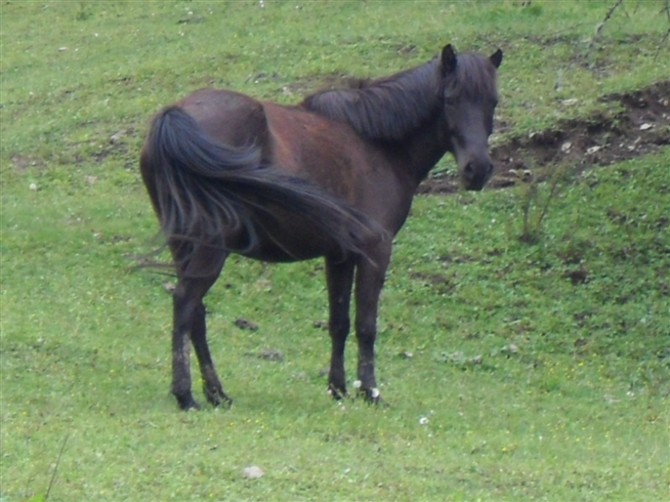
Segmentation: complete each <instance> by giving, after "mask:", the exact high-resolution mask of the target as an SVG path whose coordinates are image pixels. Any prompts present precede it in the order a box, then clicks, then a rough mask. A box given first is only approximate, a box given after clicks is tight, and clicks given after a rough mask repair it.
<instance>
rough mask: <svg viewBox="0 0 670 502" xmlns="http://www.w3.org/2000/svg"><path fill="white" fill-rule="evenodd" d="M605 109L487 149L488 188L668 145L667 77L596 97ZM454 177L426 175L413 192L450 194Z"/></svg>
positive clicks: (669, 93)
mask: <svg viewBox="0 0 670 502" xmlns="http://www.w3.org/2000/svg"><path fill="white" fill-rule="evenodd" d="M601 100H602V101H603V102H606V103H611V110H614V111H613V112H610V113H609V114H604V113H601V114H598V115H595V116H591V117H587V118H584V119H578V120H568V121H563V122H559V123H558V124H557V125H556V126H555V127H554V128H552V129H548V130H545V131H540V132H538V133H533V134H531V135H529V136H528V137H525V138H515V139H512V140H511V141H509V142H507V143H503V144H500V145H497V146H495V147H493V148H492V150H491V156H492V158H493V163H494V165H495V174H494V177H493V178H492V180H491V181H490V182H489V185H488V186H489V187H493V188H500V187H506V186H511V185H514V184H516V183H517V182H519V181H520V180H526V179H528V178H534V179H542V178H544V177H546V176H547V174H548V172H547V168H548V167H550V166H561V165H563V166H570V167H572V168H574V169H575V170H579V171H581V170H584V169H587V168H589V167H593V166H606V165H609V164H614V163H616V162H621V161H623V160H627V159H630V158H633V157H638V156H641V155H646V154H648V153H652V152H655V151H656V150H658V149H659V148H661V147H662V146H664V145H670V80H666V81H663V82H658V83H656V84H654V85H652V86H650V87H648V88H646V89H642V90H639V91H635V92H631V93H627V94H612V95H609V96H605V97H603V98H601ZM458 187H459V182H458V179H457V177H456V176H454V175H449V174H446V173H445V174H441V175H438V176H432V177H429V178H428V179H426V180H425V181H424V182H423V183H422V184H421V186H420V187H419V190H418V193H423V194H426V193H432V194H435V193H452V192H455V191H457V190H458Z"/></svg>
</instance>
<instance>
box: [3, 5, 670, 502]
mask: <svg viewBox="0 0 670 502" xmlns="http://www.w3.org/2000/svg"><path fill="white" fill-rule="evenodd" d="M266 4H267V6H266V8H265V9H261V8H259V7H258V4H257V3H256V2H252V3H248V4H239V3H235V2H231V3H228V4H219V3H214V4H201V3H193V2H176V3H155V4H154V3H151V4H144V5H142V6H140V4H134V3H110V2H108V3H99V4H93V3H91V4H87V3H47V4H43V3H17V4H3V5H2V7H1V8H2V47H3V48H2V61H1V65H2V77H1V78H2V96H1V101H2V110H1V111H2V115H3V119H2V124H1V127H2V131H1V133H2V134H1V138H2V147H1V150H0V154H1V155H2V157H1V160H2V222H1V227H0V228H1V230H2V243H1V246H2V270H1V274H2V286H1V290H0V295H1V296H0V301H1V302H2V303H1V305H2V316H1V321H2V346H1V350H2V363H1V364H2V366H1V369H2V388H1V390H2V396H1V402H0V404H1V408H2V409H1V417H2V430H1V432H0V434H1V439H2V457H1V458H0V461H1V462H2V480H1V481H2V483H1V485H2V487H1V488H0V489H1V492H0V497H1V498H2V500H3V502H4V501H5V500H9V501H14V500H23V499H26V498H29V497H31V496H34V495H38V494H41V493H44V492H45V490H46V486H47V484H48V480H49V476H50V472H51V469H52V468H53V464H54V462H55V461H56V458H57V456H58V449H59V447H60V445H61V442H62V441H63V439H64V438H65V437H68V439H67V445H66V449H65V453H64V455H63V457H62V459H61V464H60V467H59V476H58V480H57V484H56V485H55V487H54V489H53V491H52V493H51V494H50V500H76V499H102V500H108V499H118V500H148V499H160V500H168V499H178V500H184V499H187V498H191V499H206V498H211V499H213V500H221V499H223V498H224V497H227V498H228V499H231V500H232V499H252V500H261V499H262V500H267V499H277V500H281V499H283V500H286V499H306V500H309V499H312V500H313V499H316V498H320V499H323V498H325V499H333V500H352V499H371V498H373V497H377V498H379V497H386V498H394V499H397V500H410V499H411V500H416V499H430V498H433V499H444V498H445V497H449V498H452V499H464V500H472V499H476V498H478V497H481V498H483V499H495V500H505V499H507V500H518V499H519V498H537V499H541V498H548V499H551V500H567V499H576V498H577V499H584V500H588V499H593V500H601V499H603V498H611V499H620V500H636V499H637V500H653V499H658V498H660V497H661V496H662V495H663V494H665V493H667V490H668V482H667V480H668V470H667V465H668V463H669V462H670V447H669V446H668V444H669V442H670V437H668V425H670V417H669V415H668V411H667V409H668V406H667V405H668V393H669V392H670V389H669V386H670V378H669V373H670V368H669V366H668V365H669V362H668V361H669V357H670V355H669V353H668V350H669V349H668V342H667V336H668V330H667V326H668V325H670V313H669V308H668V289H669V288H670V278H669V277H668V275H667V274H668V272H667V271H668V269H669V268H670V258H669V257H668V248H669V246H670V242H669V240H668V237H667V236H668V228H667V226H668V222H667V197H668V190H669V189H670V179H669V176H668V172H667V165H668V164H669V163H670V152H668V151H667V150H665V151H663V152H661V153H660V154H659V155H657V156H654V157H651V158H646V159H641V160H639V161H635V162H630V163H628V164H624V165H620V166H617V167H616V168H611V169H608V170H606V171H601V172H594V173H587V174H586V175H585V176H584V177H582V178H579V179H576V180H573V182H572V183H571V184H570V185H568V186H567V187H566V188H565V189H564V191H563V192H562V195H561V197H560V198H559V199H557V201H556V204H555V206H554V207H552V208H551V211H550V213H549V218H548V220H547V221H546V222H545V223H544V226H543V234H542V237H543V238H542V240H541V241H540V243H539V244H537V245H534V246H527V245H522V244H520V243H519V242H518V240H517V239H516V236H517V235H518V233H519V222H520V206H521V200H522V198H523V196H522V195H521V194H520V193H519V192H514V191H506V192H497V193H494V192H484V193H482V194H475V195H471V194H461V195H458V196H455V197H450V198H446V199H443V198H434V197H425V198H420V199H418V200H417V203H416V205H415V208H414V211H413V216H412V218H411V219H410V221H409V223H408V226H407V228H405V229H404V230H403V232H402V233H401V235H400V237H399V238H398V242H397V246H396V252H395V258H394V264H393V267H392V271H391V273H390V276H389V282H388V286H387V288H386V290H385V294H384V300H383V309H382V318H381V342H380V347H379V352H380V378H381V380H382V381H383V383H384V388H383V391H384V393H385V395H386V397H387V399H388V400H389V402H390V405H391V406H390V407H389V408H383V409H378V410H374V409H373V410H371V409H370V408H368V407H367V406H365V405H363V404H362V403H360V402H356V401H353V402H347V403H345V405H344V406H335V405H331V404H330V403H329V402H328V401H327V399H326V397H325V393H324V379H323V377H322V376H321V375H320V371H321V370H322V369H323V368H325V367H326V366H327V353H328V341H327V336H326V335H325V333H324V332H323V331H322V330H320V329H318V328H315V327H314V323H315V322H316V321H322V320H324V317H325V312H326V309H325V294H324V286H323V281H322V270H321V264H320V263H319V262H312V263H305V264H299V265H293V266H281V267H268V266H263V265H261V264H258V263H252V262H249V261H244V260H232V262H231V264H230V265H229V267H228V268H227V269H226V272H225V277H224V278H223V279H222V280H221V281H220V282H219V283H218V284H217V286H216V287H215V288H214V290H213V292H212V294H211V296H210V300H209V305H210V310H211V314H210V318H209V320H210V326H211V329H212V333H213V336H212V337H211V343H212V350H213V352H214V354H215V358H216V360H217V361H218V362H219V366H220V370H221V374H222V377H223V379H224V382H226V383H227V385H228V388H229V390H230V392H231V394H232V395H233V396H234V397H235V398H236V406H235V407H234V408H233V409H232V410H229V411H224V410H219V411H216V412H210V411H206V412H203V413H198V414H187V415H185V414H178V413H176V410H175V405H174V403H173V402H172V400H171V398H170V397H169V396H168V393H167V382H168V377H167V375H168V372H169V354H168V337H167V335H166V334H167V332H168V331H169V329H170V313H169V299H168V297H167V296H166V294H165V293H164V292H163V290H162V285H163V283H164V282H166V280H167V279H166V278H163V277H159V276H155V275H151V274H146V273H139V274H138V273H130V272H129V271H128V266H129V263H130V260H129V258H128V256H129V255H131V254H133V253H136V252H138V251H141V250H142V249H146V247H147V246H146V242H147V240H148V239H149V238H150V237H151V236H152V235H153V232H154V231H155V223H154V220H153V216H152V215H151V214H150V210H149V207H148V203H147V200H146V196H145V194H144V192H143V189H142V187H141V186H140V184H139V180H138V176H137V172H136V169H135V164H136V157H137V150H138V148H139V145H140V144H141V139H142V131H143V130H144V124H145V121H146V120H147V118H148V117H149V116H150V114H151V113H152V112H153V111H154V110H155V109H157V108H158V107H159V106H161V105H163V104H166V103H168V102H170V101H173V100H174V99H176V98H177V97H178V96H180V95H182V94H184V93H186V92H188V91H189V90H192V89H194V88H197V87H201V86H203V85H225V86H232V87H235V88H237V89H240V90H243V91H246V92H249V93H252V94H254V95H257V96H262V97H267V98H273V99H277V100H280V101H285V102H291V101H295V100H297V99H298V96H299V95H300V94H301V93H302V92H305V91H306V90H309V89H311V88H313V87H314V86H318V82H320V81H323V80H324V78H325V77H326V76H328V75H337V74H340V73H347V74H359V75H382V74H387V73H390V72H392V71H396V70H399V69H402V68H406V67H408V66H411V65H413V64H418V63H420V62H422V61H425V60H426V59H428V58H430V57H432V55H433V54H434V53H435V52H436V50H437V49H439V47H441V45H442V44H443V43H445V42H446V41H452V42H454V43H455V44H456V46H457V47H462V48H464V49H466V48H481V49H482V50H487V51H488V50H492V49H493V47H495V46H498V45H500V46H502V47H503V49H504V50H506V60H505V63H504V65H503V72H502V74H501V91H502V94H503V99H504V101H503V103H504V104H503V105H502V108H501V110H500V112H501V118H502V121H503V122H504V124H505V125H506V126H507V128H508V132H507V133H506V134H525V133H526V132H527V131H528V130H534V129H537V128H540V127H543V126H544V125H546V124H550V123H552V122H553V121H555V120H556V119H557V118H559V117H561V116H565V115H570V114H578V113H586V112H587V111H588V110H592V109H593V108H595V107H598V106H602V105H601V104H599V103H598V101H597V97H598V96H599V95H601V94H602V93H608V92H612V91H621V90H626V89H630V88H635V87H639V86H642V85H645V84H648V83H651V82H654V81H656V80H658V79H660V78H667V75H668V64H667V62H664V61H663V60H662V59H654V55H655V52H656V44H657V43H658V41H659V40H660V38H661V36H662V33H663V31H664V30H665V29H666V24H665V22H664V19H663V18H662V17H661V16H659V15H658V11H659V9H660V2H656V3H653V2H645V3H642V2H641V3H639V4H638V3H630V4H629V3H628V2H626V3H625V4H624V5H625V6H626V8H627V10H626V12H619V13H618V14H617V15H616V16H615V17H614V18H613V19H612V20H610V22H609V23H608V24H607V26H606V27H605V30H604V31H603V33H602V38H601V39H599V40H596V41H592V35H593V33H594V27H595V26H596V24H597V23H598V22H599V21H600V20H602V18H603V17H604V14H605V12H606V10H607V6H608V5H609V4H610V2H606V3H596V2H589V3H588V4H587V5H584V4H583V3H570V2H560V3H559V2H547V3H536V2H533V6H532V8H526V9H522V8H520V7H518V6H516V5H515V3H514V2H505V3H501V2H478V3H474V2H472V3H468V4H467V5H466V4H443V3H440V4H437V5H436V4H422V8H417V5H416V4H410V3H409V2H398V3H394V4H393V6H392V7H389V5H388V3H386V4H384V5H382V4H379V3H375V2H367V3H358V2H351V3H347V4H346V5H344V6H343V4H341V3H337V5H336V6H335V4H333V3H330V4H329V3H300V4H298V7H299V8H296V3H294V2H290V3H289V2H287V3H281V4H280V3H274V2H266ZM426 5H427V7H426ZM324 20H325V21H324ZM324 22H325V23H326V24H327V27H328V29H324V28H323V26H324V25H323V23H324ZM317 25H318V26H317ZM633 41H634V42H635V43H630V42H633ZM538 67H541V68H545V69H544V70H543V71H537V68H538ZM557 81H560V82H559V83H560V86H559V89H558V90H556V83H557ZM574 96H577V97H579V99H580V103H583V105H584V106H583V107H567V108H561V106H560V105H558V104H557V103H560V100H561V99H567V98H571V97H574ZM119 131H122V132H123V134H121V135H120V139H119V140H118V141H116V142H115V143H114V144H111V143H110V142H109V138H110V137H111V136H112V135H114V134H115V133H117V132H119ZM440 227H444V228H445V230H444V231H436V228H440ZM576 272H578V273H579V274H582V275H584V274H585V275H586V277H587V282H586V283H584V284H578V285H573V284H572V283H571V281H570V278H569V277H570V276H571V275H573V276H574V274H575V273H576ZM237 317H244V318H247V319H249V320H252V321H254V322H256V323H257V324H259V326H260V329H259V331H258V332H247V331H241V330H239V329H237V328H234V327H233V326H232V321H233V320H234V319H235V318H237ZM510 344H513V345H514V347H516V349H518V351H517V350H511V351H510ZM264 349H274V350H280V351H282V352H283V354H284V356H285V360H284V361H283V362H282V363H272V362H268V361H264V360H261V359H259V358H257V357H255V354H257V353H258V352H259V351H262V350H264ZM402 352H411V353H412V354H413V357H411V358H409V359H404V358H402V357H400V356H399V355H398V354H400V353H402ZM350 356H351V357H350V359H351V360H353V359H354V357H355V352H354V351H353V348H352V350H351V351H350ZM478 356H481V364H472V363H471V362H472V360H473V358H475V357H478ZM421 418H425V419H427V424H424V425H421V424H420V419H421ZM423 422H425V420H424V421H423ZM250 464H257V465H260V466H261V467H262V468H263V469H265V470H266V472H267V475H266V476H265V477H264V478H263V479H261V480H259V481H256V482H252V481H248V480H244V479H243V478H242V476H241V471H242V469H243V468H244V467H245V466H247V465H250ZM324 494H325V495H324Z"/></svg>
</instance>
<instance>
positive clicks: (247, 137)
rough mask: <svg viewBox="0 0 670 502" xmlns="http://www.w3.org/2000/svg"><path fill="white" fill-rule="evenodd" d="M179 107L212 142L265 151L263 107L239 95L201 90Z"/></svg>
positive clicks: (216, 90)
mask: <svg viewBox="0 0 670 502" xmlns="http://www.w3.org/2000/svg"><path fill="white" fill-rule="evenodd" d="M177 105H178V106H179V107H180V108H182V109H183V110H184V111H185V112H186V113H188V114H189V115H190V116H191V117H193V118H194V119H195V120H196V121H197V122H198V124H199V125H200V127H202V128H203V130H204V131H206V132H207V134H208V135H209V136H211V137H212V138H213V139H215V140H217V141H219V142H220V143H222V144H225V145H229V146H233V147H249V146H258V147H260V148H261V149H265V146H266V145H267V138H268V124H267V120H266V118H265V113H264V110H263V105H262V104H261V103H260V102H258V101H256V100H255V99H253V98H251V97H249V96H246V95H244V94H241V93H239V92H234V91H229V90H219V89H202V90H200V91H196V92H194V93H193V94H191V95H190V96H188V97H186V98H184V99H183V100H181V101H180V102H179V103H177Z"/></svg>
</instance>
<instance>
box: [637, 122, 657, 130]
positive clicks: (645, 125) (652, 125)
mask: <svg viewBox="0 0 670 502" xmlns="http://www.w3.org/2000/svg"><path fill="white" fill-rule="evenodd" d="M653 127H654V124H650V123H649V122H645V123H644V124H642V125H641V126H640V131H648V130H649V129H651V128H653Z"/></svg>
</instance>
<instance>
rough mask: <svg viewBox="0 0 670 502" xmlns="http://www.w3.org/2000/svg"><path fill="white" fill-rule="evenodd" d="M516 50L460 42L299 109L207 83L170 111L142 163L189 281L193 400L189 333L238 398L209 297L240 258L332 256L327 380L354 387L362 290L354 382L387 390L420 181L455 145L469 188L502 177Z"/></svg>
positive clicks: (211, 391)
mask: <svg viewBox="0 0 670 502" xmlns="http://www.w3.org/2000/svg"><path fill="white" fill-rule="evenodd" d="M501 61H502V52H501V51H500V50H498V51H496V52H495V53H494V54H493V55H492V56H491V57H482V56H480V55H476V54H462V55H459V56H458V57H457V56H456V54H455V52H454V50H453V48H452V46H451V45H447V46H446V47H445V48H444V49H443V50H442V53H441V55H440V57H439V58H436V59H434V60H432V61H430V62H428V63H426V64H424V65H422V66H419V67H417V68H414V69H411V70H407V71H404V72H401V73H398V74H396V75H393V76H391V77H387V78H382V79H380V80H373V81H369V82H365V83H359V85H357V86H355V87H351V88H347V89H341V90H332V91H325V92H320V93H317V94H314V95H312V96H309V97H308V98H306V99H305V100H304V101H303V102H302V103H300V104H299V105H298V106H281V105H278V104H275V103H269V102H258V101H256V100H254V99H252V98H250V97H247V96H245V95H242V94H238V93H235V92H231V91H225V90H212V89H206V90H201V91H198V92H195V93H194V94H192V95H190V96H188V97H187V98H185V99H184V100H182V101H180V102H178V103H176V104H175V105H172V106H169V107H167V108H165V109H164V110H162V111H161V112H160V113H158V115H157V116H156V117H155V118H154V120H153V123H152V126H151V130H150V132H149V135H148V138H147V140H146V143H145V145H144V149H143V151H142V156H141V161H140V166H141V171H142V177H143V180H144V183H145V185H146V188H147V190H148V192H149V196H150V197H151V201H152V203H153V206H154V209H155V211H156V213H157V214H158V218H159V220H160V225H161V229H162V231H163V233H164V235H165V237H166V239H167V243H168V246H169V248H170V250H171V252H172V256H173V259H174V263H175V266H176V271H177V275H178V280H179V282H178V284H177V287H176V289H175V292H174V299H173V300H174V327H173V332H172V392H173V394H174V395H175V397H176V398H177V401H178V403H179V406H180V407H181V408H182V409H189V408H197V407H198V404H197V403H196V401H195V400H194V399H193V395H192V393H191V374H190V365H189V348H190V342H192V343H193V346H194V348H195V352H196V355H197V357H198V362H199V364H200V371H201V374H202V379H203V382H204V392H205V396H206V397H207V400H208V401H209V402H210V403H212V404H213V405H219V404H221V403H230V402H231V400H230V398H229V397H228V396H227V395H226V393H225V392H224V390H223V387H222V386H221V383H220V381H219V377H218V376H217V373H216V370H215V369H214V364H213V362H212V358H211V356H210V353H209V348H208V345H207V338H206V327H205V307H204V305H203V298H204V296H205V294H206V293H207V291H208V290H209V288H210V287H211V286H212V285H213V284H214V282H215V281H216V280H217V278H218V277H219V275H220V273H221V269H222V267H223V265H224V262H225V260H226V258H227V256H228V255H229V254H230V253H239V254H241V255H244V256H247V257H250V258H255V259H257V260H264V261H269V262H291V261H297V260H306V259H310V258H316V257H319V256H323V257H325V262H326V280H327V285H328V300H329V304H330V313H329V315H330V320H329V332H330V337H331V340H332V354H331V362H330V373H329V376H328V388H329V390H330V393H331V394H332V395H333V396H334V397H335V398H337V399H339V398H341V397H343V396H345V395H346V392H347V391H346V384H345V373H344V345H345V341H346V339H347V336H348V334H349V327H350V321H349V303H350V298H351V292H352V286H353V289H354V298H355V304H356V317H355V332H356V337H357V341H358V350H359V355H358V381H357V382H356V384H355V386H356V387H358V388H359V390H360V392H362V393H363V395H364V396H365V397H366V398H367V399H368V400H370V401H373V402H376V401H377V400H379V390H378V389H377V382H376V380H375V352H374V344H375V338H376V334H377V327H376V321H377V309H378V303H379V295H380V293H381V290H382V286H383V283H384V275H385V273H386V269H387V267H388V264H389V259H390V256H391V244H392V239H393V236H394V235H395V234H396V233H397V232H398V230H400V227H402V225H403V223H404V222H405V219H406V218H407V215H408V213H409V210H410V205H411V203H412V198H413V197H414V193H415V191H416V189H417V187H418V185H419V183H420V182H421V180H423V179H424V178H425V177H426V175H427V174H428V172H429V171H430V169H431V168H432V167H433V166H434V165H435V164H436V163H437V161H438V160H439V159H440V158H441V157H442V156H443V155H444V154H445V153H446V152H451V153H452V154H453V155H454V156H455V158H456V161H457V163H458V166H459V169H460V172H461V178H462V180H463V183H464V186H465V188H467V189H471V190H480V189H481V188H482V187H483V186H484V184H485V183H486V181H487V180H488V178H489V176H490V175H491V172H492V170H493V166H492V164H491V159H490V157H489V153H488V138H489V136H490V134H491V132H492V129H493V113H494V109H495V107H496V103H497V90H496V69H497V68H498V67H499V66H500V63H501ZM189 337H190V340H189Z"/></svg>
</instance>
